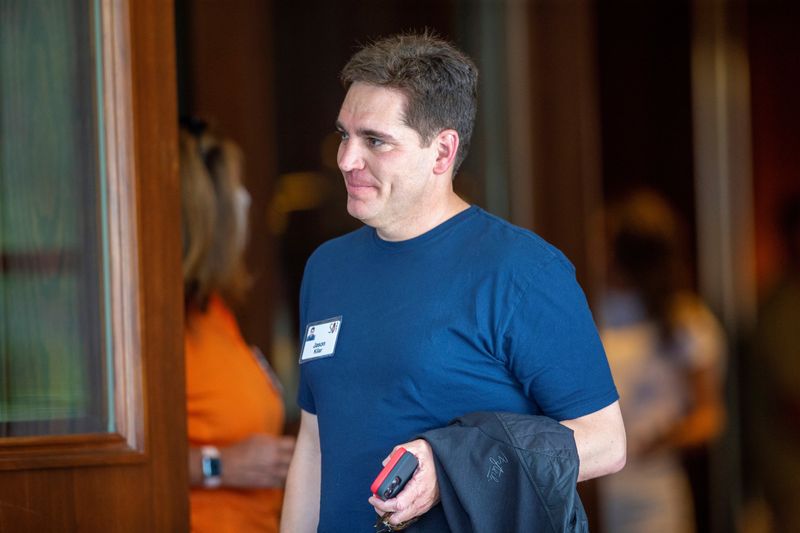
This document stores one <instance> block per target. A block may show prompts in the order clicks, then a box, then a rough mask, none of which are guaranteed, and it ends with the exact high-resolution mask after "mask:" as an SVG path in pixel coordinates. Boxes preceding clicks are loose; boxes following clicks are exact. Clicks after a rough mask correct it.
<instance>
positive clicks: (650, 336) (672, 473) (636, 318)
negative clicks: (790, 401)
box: [599, 191, 726, 533]
mask: <svg viewBox="0 0 800 533" xmlns="http://www.w3.org/2000/svg"><path fill="white" fill-rule="evenodd" d="M606 221H607V223H608V229H609V231H608V235H609V236H608V238H609V253H608V264H609V268H608V287H607V291H606V292H605V294H604V295H603V298H602V300H601V306H600V313H601V320H600V322H601V324H600V325H601V327H600V334H601V337H602V339H603V344H604V346H605V348H606V353H607V356H608V360H609V363H610V365H611V369H612V373H613V375H614V380H615V382H616V384H617V388H618V390H619V393H620V408H621V410H622V415H623V419H624V420H625V427H626V429H627V435H628V464H627V466H626V468H625V469H624V470H623V471H621V472H620V473H617V474H615V475H613V476H609V477H606V478H603V479H601V480H599V487H600V498H601V504H602V510H601V515H602V520H603V522H604V525H605V529H604V530H605V531H609V532H613V533H625V532H631V533H633V532H636V533H645V532H659V533H672V532H676V533H677V532H691V531H693V530H694V518H693V506H692V493H691V486H690V483H689V479H688V476H687V473H686V472H685V470H684V467H683V465H682V462H681V452H682V451H685V450H686V449H689V448H695V447H700V446H702V445H704V444H707V443H708V442H709V441H710V440H712V439H713V438H714V437H716V436H717V435H718V434H719V432H720V430H721V428H722V426H723V420H724V407H723V401H722V394H721V378H722V369H723V366H724V358H725V353H726V348H725V340H724V334H723V331H722V328H721V326H720V325H719V323H718V321H717V320H716V319H715V318H714V316H713V315H712V314H711V312H710V311H709V310H708V309H707V307H706V306H705V305H704V304H703V302H702V301H701V300H700V298H699V297H698V296H697V295H696V294H693V293H692V292H691V291H690V290H689V289H688V283H687V276H686V268H687V264H686V260H685V257H684V253H683V249H682V244H683V243H682V237H681V227H680V222H679V220H678V219H677V217H676V215H675V214H674V212H673V211H672V210H671V209H670V207H669V206H668V205H667V203H666V202H665V201H664V200H663V199H662V198H661V197H660V196H658V195H656V194H655V193H653V192H651V191H637V192H634V193H632V194H631V195H629V196H628V197H627V198H626V199H625V200H623V201H622V202H620V203H619V204H617V205H613V206H611V207H610V208H609V209H608V211H607V213H606Z"/></svg>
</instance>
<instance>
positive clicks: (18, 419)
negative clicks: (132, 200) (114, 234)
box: [0, 0, 113, 437]
mask: <svg viewBox="0 0 800 533" xmlns="http://www.w3.org/2000/svg"><path fill="white" fill-rule="evenodd" d="M98 20H99V8H98V4H97V3H96V2H95V1H93V0H83V1H79V0H71V1H69V0H0V437H2V436H22V435H50V434H69V433H86V432H105V431H111V430H113V419H112V418H111V414H112V413H113V405H112V404H111V400H110V399H111V397H112V396H113V395H112V394H111V392H112V391H111V389H110V383H111V381H112V380H110V379H109V376H110V375H111V370H113V369H111V366H110V363H109V357H110V351H109V350H108V349H107V348H106V346H107V344H108V343H109V334H108V333H107V326H108V324H109V320H108V317H107V313H108V310H107V307H108V306H107V305H106V303H105V302H106V300H107V289H106V287H107V281H106V280H107V274H106V270H107V268H106V265H107V260H106V252H105V250H106V249H107V246H106V243H105V242H104V236H105V235H106V232H105V229H104V228H105V213H104V208H105V206H104V202H103V196H104V195H103V191H104V190H105V187H104V181H103V180H104V178H103V174H102V172H101V169H102V168H103V166H102V165H101V164H100V161H101V160H102V152H103V149H102V145H101V143H100V142H99V139H100V138H101V132H102V128H101V127H100V126H99V125H100V124H102V109H101V106H100V105H99V102H102V98H99V97H98V95H99V94H101V84H100V83H99V82H100V78H99V76H100V73H101V72H102V69H101V65H100V64H99V61H100V53H99V50H98V48H97V46H98V43H100V42H101V40H100V39H99V35H98V34H97V31H98V30H97V27H98V24H97V22H98Z"/></svg>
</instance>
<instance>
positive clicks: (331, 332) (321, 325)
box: [300, 316, 342, 363]
mask: <svg viewBox="0 0 800 533" xmlns="http://www.w3.org/2000/svg"><path fill="white" fill-rule="evenodd" d="M341 329H342V317H341V316H337V317H333V318H327V319H325V320H320V321H318V322H312V323H311V324H308V325H307V326H306V333H305V335H304V336H303V339H304V341H303V350H302V352H301V353H300V362H301V363H305V362H307V361H311V360H313V359H319V358H321V357H333V354H334V353H335V351H336V340H337V339H338V338H339V332H340V331H341Z"/></svg>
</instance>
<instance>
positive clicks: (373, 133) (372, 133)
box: [356, 128, 397, 143]
mask: <svg viewBox="0 0 800 533" xmlns="http://www.w3.org/2000/svg"><path fill="white" fill-rule="evenodd" d="M356 133H358V135H359V136H361V137H375V138H376V139H381V140H382V141H387V142H390V143H396V142H397V139H395V138H394V137H393V136H391V135H389V134H388V133H386V132H383V131H378V130H373V129H369V128H361V129H359V130H356Z"/></svg>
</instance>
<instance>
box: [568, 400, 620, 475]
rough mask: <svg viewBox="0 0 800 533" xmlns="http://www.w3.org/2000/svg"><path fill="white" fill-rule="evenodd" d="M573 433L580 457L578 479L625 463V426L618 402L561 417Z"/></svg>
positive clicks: (611, 472) (611, 471)
mask: <svg viewBox="0 0 800 533" xmlns="http://www.w3.org/2000/svg"><path fill="white" fill-rule="evenodd" d="M561 423H562V424H563V425H565V426H567V427H568V428H570V429H571V430H572V431H573V433H574V436H575V445H576V446H577V448H578V457H579V458H580V462H581V465H580V470H579V471H578V481H585V480H587V479H592V478H596V477H600V476H605V475H607V474H613V473H614V472H617V471H619V470H621V469H622V467H623V466H625V459H626V447H625V427H624V425H623V423H622V414H620V411H619V403H618V402H614V403H612V404H611V405H609V406H608V407H605V408H603V409H600V410H599V411H596V412H594V413H591V414H588V415H586V416H582V417H580V418H575V419H573V420H562V421H561Z"/></svg>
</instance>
